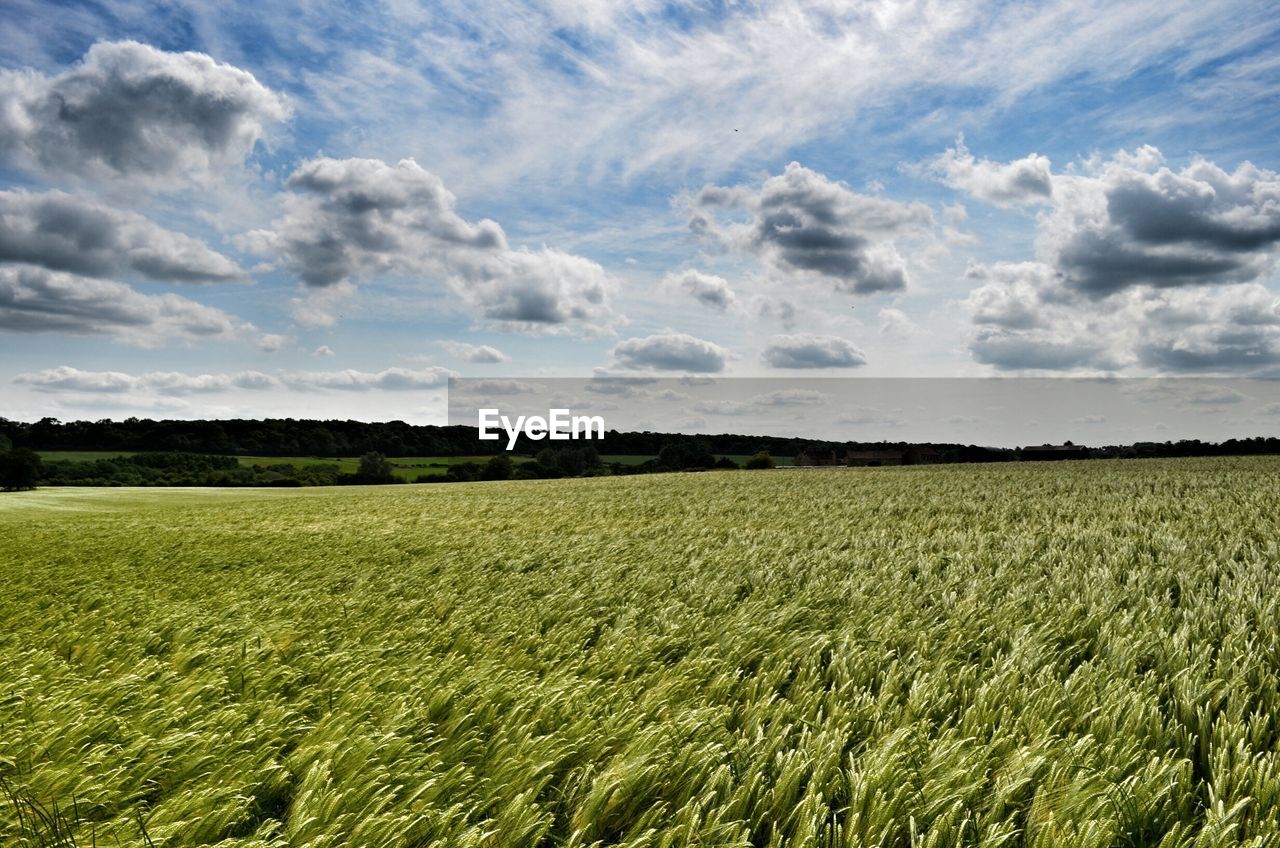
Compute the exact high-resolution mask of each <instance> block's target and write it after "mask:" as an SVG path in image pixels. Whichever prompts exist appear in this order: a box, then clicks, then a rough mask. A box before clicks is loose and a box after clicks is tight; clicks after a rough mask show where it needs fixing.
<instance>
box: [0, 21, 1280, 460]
mask: <svg viewBox="0 0 1280 848" xmlns="http://www.w3.org/2000/svg"><path fill="white" fill-rule="evenodd" d="M1268 6H1269V4H1266V3H1226V2H1223V3H1215V2H1201V3H1172V4H1171V3H1154V2H1151V3H1147V2H1134V3H1129V4H1124V5H1123V6H1119V7H1118V6H1116V4H1110V3H1103V2H1096V3H1089V2H1062V3H1041V4H1036V3H1008V4H1001V3H997V4H992V3H978V2H975V3H963V2H959V3H946V4H940V3H931V2H906V3H837V2H825V0H823V1H821V2H807V3H733V2H719V3H681V2H666V3H662V2H638V3H619V2H609V0H587V2H567V0H557V2H549V3H545V4H532V3H528V4H515V3H500V2H489V0H471V1H470V2H466V3H462V2H456V3H455V2H440V3H432V4H428V5H417V4H413V3H408V2H387V3H382V4H362V5H356V4H345V3H341V4H340V3H324V2H313V3H307V4H304V5H302V6H300V7H297V8H285V7H284V6H282V5H278V4H262V3H255V4H246V3H223V4H216V5H206V4H194V3H165V4H152V3H147V2H101V3H64V4H58V3H47V2H41V3H35V2H27V3H24V2H10V3H6V4H4V6H3V8H0V25H3V27H4V31H5V32H6V35H7V37H6V39H5V40H4V41H3V43H0V68H2V69H3V70H2V71H0V182H2V183H3V185H0V193H2V194H0V393H2V394H0V397H2V398H3V399H4V401H5V402H4V404H3V406H4V411H3V412H2V413H0V414H4V415H6V416H7V417H12V418H22V419H33V418H38V417H41V416H44V415H52V416H55V417H59V418H64V419H71V418H101V417H122V416H128V415H140V416H165V417H204V416H215V417H230V416H245V417H258V416H266V415H293V416H307V417H330V416H341V417H354V418H365V419H389V418H399V419H404V420H409V421H415V422H424V423H430V422H439V421H442V420H443V419H444V415H445V406H444V401H443V393H444V380H446V379H447V377H448V376H449V375H451V374H454V375H463V376H467V377H503V376H520V375H526V376H587V375H591V374H593V373H595V374H625V375H652V376H664V377H679V376H680V375H682V374H699V375H714V376H735V377H771V378H775V379H777V380H780V381H785V380H788V379H806V378H814V377H832V376H838V377H844V376H848V377H898V376H909V377H918V376H931V377H959V376H990V375H1023V376H1028V375H1029V376H1047V375H1053V376H1058V375H1062V376H1099V375H1102V376H1172V375H1178V376H1206V377H1219V378H1227V377H1250V376H1273V375H1274V374H1276V373H1277V371H1280V309H1278V306H1277V304H1278V300H1277V297H1278V293H1277V280H1276V273H1275V262H1274V260H1275V255H1276V248H1277V244H1280V176H1277V173H1276V172H1277V171H1280V147H1278V146H1277V145H1276V143H1275V139H1276V138H1277V137H1280V117H1278V116H1280V108H1277V107H1278V106H1280V103H1278V102H1277V100H1278V98H1277V91H1278V90H1280V88H1278V84H1280V22H1277V20H1276V18H1275V15H1274V9H1273V8H1269V7H1268ZM1277 417H1278V419H1280V416H1277ZM859 435H865V434H859Z"/></svg>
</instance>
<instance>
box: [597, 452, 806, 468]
mask: <svg viewBox="0 0 1280 848" xmlns="http://www.w3.org/2000/svg"><path fill="white" fill-rule="evenodd" d="M724 456H727V457H728V458H729V459H732V460H733V461H734V462H736V463H738V465H745V464H746V462H747V460H748V459H750V458H751V454H737V453H718V454H716V459H719V458H720V457H724ZM600 459H601V460H602V461H603V462H616V463H619V464H620V465H640V464H641V463H642V462H645V461H646V460H650V459H657V456H643V455H638V454H630V453H615V454H607V455H606V454H601V456H600ZM773 462H774V464H775V465H778V466H788V465H793V464H794V462H795V461H794V460H793V459H792V458H791V457H789V456H775V457H774V458H773Z"/></svg>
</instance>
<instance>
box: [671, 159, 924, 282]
mask: <svg viewBox="0 0 1280 848" xmlns="http://www.w3.org/2000/svg"><path fill="white" fill-rule="evenodd" d="M690 206H691V216H690V222H689V226H690V228H691V229H692V230H693V231H694V232H695V233H697V234H699V235H702V236H707V237H712V238H715V239H717V240H719V241H720V242H722V243H724V244H726V245H728V246H730V247H734V248H737V249H741V250H747V251H750V252H753V253H756V254H758V255H760V256H762V257H764V258H765V259H766V260H767V261H769V262H770V263H771V264H773V265H774V266H775V267H776V268H778V269H779V270H784V271H798V272H808V273H811V274H815V275H817V276H819V277H822V278H825V279H827V280H830V281H832V282H834V283H835V286H836V289H837V290H839V291H845V292H851V293H854V294H871V293H874V292H887V291H900V290H902V289H904V288H906V286H907V282H908V275H907V266H906V261H905V260H904V259H903V258H902V256H901V255H900V254H899V253H898V251H897V248H896V247H895V245H894V239H896V238H901V237H905V236H909V235H913V234H919V233H922V232H926V231H928V230H929V229H931V228H932V227H933V223H934V222H933V214H932V213H931V212H930V211H929V209H928V207H926V206H924V205H923V204H920V203H912V204H904V203H899V202H897V201H893V200H887V199H884V198H879V197H871V196H867V195H863V194H858V193H857V192H854V191H852V190H850V189H849V188H847V187H846V186H844V185H841V184H840V183H836V182H832V181H831V180H829V179H827V178H826V177H824V176H823V175H822V174H819V173H817V172H816V171H811V170H809V169H808V168H805V167H803V166H801V165H799V164H798V163H795V162H792V163H791V164H790V165H788V166H787V167H786V169H785V170H784V171H783V172H782V173H781V174H779V175H777V176H773V177H770V178H768V179H767V180H765V181H764V183H763V184H762V185H761V187H760V191H759V192H752V191H750V190H747V189H745V188H742V187H737V188H732V189H730V188H723V187H720V186H708V187H706V188H704V189H702V190H701V191H700V192H699V193H698V194H696V195H695V196H694V197H693V198H692V199H691V201H690ZM721 208H729V209H741V210H745V211H747V212H748V214H749V215H750V220H749V221H748V222H747V223H745V224H736V223H728V224H720V223H719V222H718V221H717V218H716V210H717V209H721Z"/></svg>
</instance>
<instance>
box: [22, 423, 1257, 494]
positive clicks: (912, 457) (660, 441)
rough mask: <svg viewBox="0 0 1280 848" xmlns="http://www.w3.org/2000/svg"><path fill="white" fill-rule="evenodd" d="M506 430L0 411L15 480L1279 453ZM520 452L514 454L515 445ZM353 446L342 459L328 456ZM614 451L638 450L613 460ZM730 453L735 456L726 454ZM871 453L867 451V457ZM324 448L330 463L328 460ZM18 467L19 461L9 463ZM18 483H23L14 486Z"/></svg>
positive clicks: (486, 475) (300, 482)
mask: <svg viewBox="0 0 1280 848" xmlns="http://www.w3.org/2000/svg"><path fill="white" fill-rule="evenodd" d="M504 444H505V442H500V441H481V440H480V439H478V438H477V431H476V429H475V428H472V427H465V426H433V425H413V424H406V423H405V422H403V421H387V422H372V423H370V422H362V421H339V420H328V421H319V420H306V419H293V418H279V419H264V420H253V419H229V420H207V421H206V420H197V421H174V420H161V421H155V420H151V419H146V418H128V419H125V420H123V421H111V420H105V419H104V420H99V421H59V420H57V419H54V418H42V419H41V420H39V421H35V422H22V421H12V420H9V419H5V418H0V454H4V453H6V452H7V453H10V454H12V456H11V457H10V458H9V461H8V466H6V467H13V468H18V469H19V470H20V472H21V474H22V475H25V476H22V478H21V479H22V480H23V481H29V480H33V479H38V481H39V482H41V483H45V484H55V485H57V484H62V485H231V486H234V485H250V486H252V485H282V486H306V485H333V484H343V483H383V482H386V483H390V482H450V481H460V480H478V479H507V478H512V477H515V478H521V477H524V478H536V477H564V476H584V475H592V474H637V473H647V472H652V471H672V470H698V469H710V468H721V469H733V468H739V467H743V466H745V467H747V468H764V467H771V466H772V465H773V462H772V459H771V458H772V457H785V458H788V459H789V460H790V459H791V458H794V459H795V461H796V464H811V465H844V464H862V465H878V464H886V465H910V464H925V463H928V464H933V463H957V462H960V463H972V462H1010V461H1019V460H1033V459H1108V458H1144V457H1184V456H1240V455H1248V454H1280V439H1278V438H1274V437H1265V438H1264V437H1258V438H1248V439H1229V440H1227V441H1224V442H1221V443H1213V442H1202V441H1198V440H1182V441H1176V442H1172V441H1171V442H1137V443H1134V444H1128V445H1102V446H1082V445H1074V446H1073V445H1070V443H1068V444H1067V446H1066V447H1065V448H1063V449H1060V448H1058V447H1054V448H1047V447H1044V446H1027V447H1022V448H997V447H985V446H981V445H964V444H956V443H927V444H913V443H907V442H888V441H884V442H852V441H850V442H838V441H822V440H814V439H797V438H782V437H774V436H752V435H744V434H735V433H723V434H717V435H697V436H694V435H686V434H679V433H655V432H647V431H646V432H625V433H624V432H618V431H615V430H610V431H608V432H607V433H606V434H605V437H604V438H603V439H596V440H592V441H590V442H573V443H568V442H547V441H542V440H531V439H528V438H527V437H524V436H522V437H521V439H520V441H519V442H518V443H517V445H516V449H515V451H514V452H512V454H508V453H507V452H506V451H505V450H503V447H504ZM36 451H44V452H50V451H94V452H98V453H100V454H101V453H106V454H110V453H111V452H114V451H119V452H120V454H121V455H120V456H115V457H111V456H106V457H98V458H95V459H93V460H84V461H74V460H66V459H63V460H55V461H48V462H43V463H42V464H41V467H39V468H38V469H32V468H22V467H21V466H23V465H24V464H26V465H30V464H31V463H32V462H34V460H32V459H30V458H29V457H28V458H27V459H23V458H22V457H24V456H27V453H26V452H36ZM513 455H514V457H515V458H516V459H517V460H520V461H517V462H512V461H511V459H512V456H513ZM236 456H242V457H290V458H304V459H300V460H294V464H293V465H282V464H273V465H270V466H262V467H259V466H256V465H253V466H248V467H246V466H245V465H244V464H243V463H238V462H237V461H236V460H235V459H234V457H236ZM339 457H347V458H356V457H358V458H360V463H359V466H358V467H354V465H353V467H352V468H351V469H349V470H343V469H342V468H340V467H339V466H337V465H333V464H331V463H333V462H334V461H335V460H336V458H339ZM386 457H441V458H447V457H470V458H476V460H475V461H466V462H459V463H454V464H450V465H448V468H447V472H443V473H440V474H437V475H434V476H428V475H423V476H422V477H420V478H416V479H406V478H405V477H403V476H402V475H401V476H396V475H393V474H391V473H390V471H389V470H388V469H387V468H386V467H384V465H383V460H384V459H385V458H386ZM617 457H642V458H643V459H641V460H638V461H631V462H619V461H617V459H616V458H617ZM734 457H737V458H738V459H737V460H735V459H733V458H734ZM868 458H873V459H871V460H868ZM326 460H329V464H327V463H326ZM14 473H15V474H17V473H19V472H17V471H15V472H14ZM19 487H25V485H24V486H19Z"/></svg>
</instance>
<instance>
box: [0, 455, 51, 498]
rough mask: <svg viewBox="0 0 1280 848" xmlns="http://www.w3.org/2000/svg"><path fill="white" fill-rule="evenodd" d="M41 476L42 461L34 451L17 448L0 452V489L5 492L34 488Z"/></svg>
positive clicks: (42, 471) (42, 474) (42, 473)
mask: <svg viewBox="0 0 1280 848" xmlns="http://www.w3.org/2000/svg"><path fill="white" fill-rule="evenodd" d="M43 476H44V462H43V460H41V459H40V454H38V453H36V452H35V451H33V450H28V449H27V448H18V449H17V450H11V451H9V452H7V453H4V454H0V489H4V490H5V491H6V492H16V491H18V490H20V489H34V488H35V487H36V483H39V482H40V480H41V478H42V477H43Z"/></svg>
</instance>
